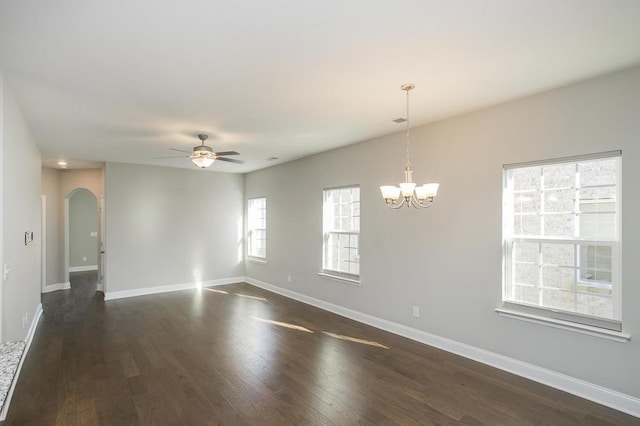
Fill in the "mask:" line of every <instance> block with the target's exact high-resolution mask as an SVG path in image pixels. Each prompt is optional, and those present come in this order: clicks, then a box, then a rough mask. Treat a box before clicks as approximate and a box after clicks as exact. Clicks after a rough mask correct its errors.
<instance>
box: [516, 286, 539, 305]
mask: <svg viewBox="0 0 640 426" xmlns="http://www.w3.org/2000/svg"><path fill="white" fill-rule="evenodd" d="M513 296H514V297H513V300H514V301H516V302H521V303H527V304H529V305H537V304H538V297H539V296H538V289H537V288H536V287H528V286H521V285H517V286H516V288H515V291H514V295H513Z"/></svg>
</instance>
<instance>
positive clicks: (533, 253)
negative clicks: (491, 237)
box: [513, 241, 540, 263]
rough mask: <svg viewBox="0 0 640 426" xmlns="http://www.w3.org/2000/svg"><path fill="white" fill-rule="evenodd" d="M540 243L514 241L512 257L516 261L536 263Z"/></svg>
mask: <svg viewBox="0 0 640 426" xmlns="http://www.w3.org/2000/svg"><path fill="white" fill-rule="evenodd" d="M539 250H540V244H538V243H528V242H520V241H516V242H514V243H513V259H514V260H515V261H516V262H530V263H537V262H538V260H539V257H540V252H539Z"/></svg>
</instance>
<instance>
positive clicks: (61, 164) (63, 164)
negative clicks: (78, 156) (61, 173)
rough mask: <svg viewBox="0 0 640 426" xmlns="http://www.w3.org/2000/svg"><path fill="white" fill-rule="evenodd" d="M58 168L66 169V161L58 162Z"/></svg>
mask: <svg viewBox="0 0 640 426" xmlns="http://www.w3.org/2000/svg"><path fill="white" fill-rule="evenodd" d="M58 166H60V168H61V169H66V168H67V162H66V161H58Z"/></svg>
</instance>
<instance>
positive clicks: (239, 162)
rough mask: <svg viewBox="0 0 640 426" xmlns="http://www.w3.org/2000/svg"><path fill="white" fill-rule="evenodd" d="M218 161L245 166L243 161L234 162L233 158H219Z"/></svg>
mask: <svg viewBox="0 0 640 426" xmlns="http://www.w3.org/2000/svg"><path fill="white" fill-rule="evenodd" d="M216 161H228V162H229V163H236V164H244V161H242V160H234V159H233V158H224V157H218V158H216Z"/></svg>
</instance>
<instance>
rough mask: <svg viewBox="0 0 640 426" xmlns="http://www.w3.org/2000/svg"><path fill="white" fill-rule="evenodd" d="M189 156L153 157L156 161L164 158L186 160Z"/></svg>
mask: <svg viewBox="0 0 640 426" xmlns="http://www.w3.org/2000/svg"><path fill="white" fill-rule="evenodd" d="M186 157H188V155H170V156H168V157H153V159H154V160H162V159H163V158H186Z"/></svg>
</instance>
